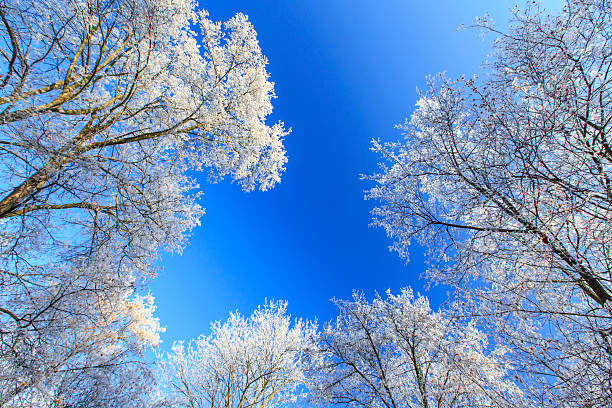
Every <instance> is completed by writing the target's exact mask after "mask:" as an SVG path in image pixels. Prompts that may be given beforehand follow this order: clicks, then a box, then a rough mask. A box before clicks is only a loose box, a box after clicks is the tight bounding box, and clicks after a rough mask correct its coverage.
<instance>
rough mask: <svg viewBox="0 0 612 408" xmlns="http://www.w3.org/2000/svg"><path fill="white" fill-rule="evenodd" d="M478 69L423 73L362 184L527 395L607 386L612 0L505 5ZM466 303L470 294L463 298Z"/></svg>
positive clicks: (592, 396) (393, 233)
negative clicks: (458, 75) (395, 133)
mask: <svg viewBox="0 0 612 408" xmlns="http://www.w3.org/2000/svg"><path fill="white" fill-rule="evenodd" d="M478 25H479V26H481V27H482V28H483V29H484V30H485V31H489V32H491V31H492V32H495V33H497V34H498V35H499V37H498V39H497V41H496V42H495V46H494V47H495V48H494V53H493V55H492V56H491V58H490V61H489V62H488V65H487V68H488V70H487V77H486V79H484V80H478V79H476V78H472V79H469V80H460V81H452V80H449V79H447V78H444V77H443V76H442V77H441V78H440V79H439V80H434V81H432V83H431V84H430V85H431V86H430V88H429V90H428V91H427V92H426V93H425V94H423V95H422V96H421V98H420V100H419V101H418V103H417V107H416V110H415V112H414V113H413V115H412V117H411V119H410V120H409V121H407V122H406V124H405V125H404V126H402V127H401V128H402V129H403V130H404V132H405V135H406V139H405V142H403V143H390V144H381V143H375V144H374V150H376V151H377V152H378V153H380V154H381V155H382V156H383V157H384V159H385V163H384V164H382V171H381V172H380V173H379V174H376V175H374V176H373V177H372V178H373V179H374V180H375V181H376V182H377V183H378V185H377V186H375V187H374V188H372V189H371V190H370V191H369V193H368V196H369V197H370V198H372V199H375V200H378V201H379V202H380V205H379V206H378V207H377V208H376V209H375V210H374V219H375V221H374V223H375V224H376V225H379V226H382V227H384V228H385V229H386V231H387V233H388V235H389V236H390V237H392V238H393V239H394V244H393V249H395V250H397V251H398V252H399V253H400V254H402V255H403V256H406V257H407V255H408V247H409V244H410V243H411V242H412V241H413V240H417V242H419V243H421V244H424V245H426V246H427V247H429V249H430V254H431V257H432V258H431V259H432V260H433V265H432V268H431V269H430V270H429V272H428V275H429V277H430V278H431V279H433V280H434V281H443V282H446V283H449V284H452V285H455V287H457V288H459V289H460V292H462V293H463V294H464V295H465V296H464V299H465V300H467V303H468V306H470V307H471V308H472V311H473V312H475V313H477V314H478V315H479V316H481V317H482V318H483V320H482V323H483V324H485V323H486V324H489V325H490V328H491V333H494V334H496V335H498V338H497V340H498V341H500V342H501V343H502V344H505V345H507V346H508V347H509V348H510V350H511V353H509V354H508V356H509V358H511V359H512V364H513V369H514V370H515V373H516V375H517V378H518V379H519V381H521V382H522V384H523V388H524V390H525V391H526V392H528V394H530V395H531V396H532V398H534V404H543V405H555V406H561V405H563V404H566V405H567V406H604V405H606V404H608V403H609V401H610V400H611V399H612V255H611V254H612V186H611V184H610V179H611V177H612V171H611V169H612V148H611V145H610V139H609V131H610V128H611V126H612V104H611V103H612V86H611V85H612V71H611V69H612V52H611V50H612V6H611V3H610V2H609V1H608V0H569V1H567V2H566V4H565V7H564V9H563V11H562V13H561V14H560V15H559V16H548V15H546V14H545V12H544V11H542V10H541V9H540V8H539V7H538V6H537V5H529V6H527V8H526V10H524V11H520V10H518V9H517V10H515V13H514V19H513V21H512V22H511V24H510V28H509V31H508V32H507V33H502V32H498V31H496V30H495V28H493V27H492V26H491V25H490V24H489V23H488V22H487V21H486V20H481V21H480V22H479V23H478ZM470 303H471V304H470Z"/></svg>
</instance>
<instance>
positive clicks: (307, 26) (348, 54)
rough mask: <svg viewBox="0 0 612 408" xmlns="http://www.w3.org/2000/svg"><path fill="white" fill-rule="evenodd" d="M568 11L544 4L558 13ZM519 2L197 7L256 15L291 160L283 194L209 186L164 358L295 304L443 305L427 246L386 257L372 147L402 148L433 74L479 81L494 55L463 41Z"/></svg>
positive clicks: (258, 0) (167, 314)
mask: <svg viewBox="0 0 612 408" xmlns="http://www.w3.org/2000/svg"><path fill="white" fill-rule="evenodd" d="M560 3H561V2H560V1H555V0H548V1H544V2H543V4H544V5H545V6H547V7H548V8H550V9H559V7H560ZM513 4H514V2H513V1H505V0H497V1H476V0H474V1H470V0H465V1H450V0H429V1H410V0H404V1H400V0H379V1H359V0H353V1H348V0H326V1H323V0H295V1H294V0H277V1H272V0H238V1H227V0H225V1H216V0H213V1H207V2H203V1H201V2H200V6H201V7H204V8H206V9H207V10H208V11H209V12H210V17H211V18H212V19H213V20H227V19H228V18H230V17H231V16H233V15H234V14H235V13H237V12H242V13H245V14H247V15H248V16H249V18H250V20H251V21H252V23H253V24H254V26H255V29H256V30H257V32H258V35H259V41H260V45H261V47H262V49H263V52H264V54H265V55H266V56H267V57H268V59H269V66H268V70H269V72H270V75H271V80H272V81H273V82H275V83H276V93H277V96H278V98H277V99H275V100H274V107H275V111H274V114H273V115H272V117H271V118H270V120H271V121H277V120H282V121H284V122H285V124H286V125H287V126H288V127H291V128H292V130H293V131H292V133H291V134H290V135H289V136H288V137H287V138H286V141H285V146H286V148H287V152H288V156H289V162H288V164H287V171H286V172H285V174H284V177H283V180H282V182H281V184H279V185H277V186H276V187H275V188H274V189H273V190H272V191H269V192H265V193H262V192H253V193H243V192H242V191H241V190H240V188H239V186H237V185H236V184H232V183H231V182H230V181H229V180H226V181H224V182H221V183H219V184H215V185H209V184H207V183H206V179H205V175H202V178H201V181H200V184H201V186H202V190H203V192H204V197H203V198H202V201H201V203H202V205H203V206H204V207H205V208H206V213H207V214H206V215H205V216H204V217H203V219H202V225H201V226H200V227H199V228H197V229H196V230H194V231H193V234H192V237H191V239H190V245H189V246H188V247H187V248H185V250H184V252H183V254H182V256H176V255H174V256H171V255H164V256H163V258H162V260H161V265H162V268H163V270H162V271H161V272H160V274H159V276H158V277H157V278H156V279H155V280H154V281H153V282H152V285H151V292H152V294H153V296H154V297H155V299H156V304H157V307H158V309H157V316H158V317H159V318H160V320H161V324H162V325H163V326H165V327H166V332H165V333H163V335H162V339H163V341H164V343H163V346H162V347H163V348H169V347H170V346H171V344H172V342H173V341H175V340H181V339H184V340H189V339H192V338H195V337H197V336H198V335H199V334H205V333H208V330H209V325H210V322H211V321H214V320H224V319H226V317H227V315H228V312H229V311H234V310H238V311H240V312H241V313H244V314H250V312H251V311H252V310H253V309H254V308H255V307H256V306H257V305H258V304H261V303H263V302H264V299H266V298H268V299H287V300H288V301H289V312H290V313H291V314H292V315H293V316H296V317H306V318H314V317H315V316H316V317H318V319H319V321H326V320H329V319H330V318H332V317H333V316H334V314H335V307H334V306H333V305H332V304H331V303H330V301H329V299H331V298H333V297H337V298H347V297H349V296H350V295H351V292H352V291H353V290H354V289H358V290H362V291H364V292H365V293H366V294H367V295H368V296H371V295H372V294H373V293H374V292H375V291H378V292H384V291H386V290H387V289H388V288H390V289H391V290H393V291H395V292H397V291H398V290H399V288H401V287H402V286H407V285H410V286H412V287H413V288H414V289H415V291H419V292H421V293H423V294H427V295H428V296H429V297H430V298H431V299H432V303H433V304H437V303H438V302H439V301H440V300H441V299H443V298H444V295H445V294H444V293H443V292H444V291H443V290H440V289H437V290H436V289H434V290H432V291H429V292H428V291H426V290H425V289H424V285H425V282H424V281H423V280H421V279H419V275H420V274H421V273H422V271H423V270H424V268H425V263H424V258H423V250H422V249H421V248H419V247H418V246H414V249H413V251H412V255H411V262H410V263H408V264H406V263H405V262H404V261H403V260H401V259H399V258H398V256H397V255H396V254H394V253H391V252H389V251H388V246H389V244H390V241H389V239H387V237H386V236H385V234H384V231H382V230H380V229H375V228H371V227H368V224H369V223H370V214H369V212H370V210H371V208H372V207H373V206H374V204H375V203H373V202H368V201H364V200H363V195H364V193H363V191H364V190H365V189H367V188H368V186H370V184H369V183H368V182H366V181H363V180H360V174H368V173H373V172H374V171H376V164H377V161H378V157H377V156H376V155H375V154H373V153H372V152H370V151H369V147H370V140H371V139H373V138H377V139H378V138H380V139H382V140H397V139H398V138H401V134H400V133H399V131H397V130H395V129H394V125H395V124H398V123H401V122H403V121H404V119H405V118H406V117H407V116H409V115H410V113H411V112H412V110H413V108H414V104H415V102H416V100H417V88H421V89H425V83H426V77H427V76H428V75H433V74H436V73H438V72H441V71H445V72H446V73H447V75H449V76H451V77H457V76H460V75H462V74H465V75H471V74H473V73H477V72H479V71H480V64H481V62H482V61H483V60H484V59H485V57H486V55H487V53H488V52H489V50H490V48H489V47H490V40H491V38H489V39H486V40H485V41H483V40H482V39H480V38H479V35H478V34H479V33H478V32H477V31H475V30H464V31H459V32H457V31H456V28H457V26H459V25H460V24H463V23H465V24H469V23H471V22H473V21H474V19H475V18H476V17H477V16H482V15H483V14H484V13H485V12H487V11H488V12H489V13H490V14H491V15H492V16H493V18H494V20H495V21H496V22H497V23H498V25H499V26H500V27H503V26H504V25H505V23H506V21H507V19H508V16H509V9H510V8H511V7H512V6H513Z"/></svg>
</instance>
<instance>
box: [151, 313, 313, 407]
mask: <svg viewBox="0 0 612 408" xmlns="http://www.w3.org/2000/svg"><path fill="white" fill-rule="evenodd" d="M286 310H287V302H281V301H279V302H269V303H266V304H264V305H263V306H260V307H258V308H257V309H256V310H255V311H254V312H253V313H252V314H251V316H249V317H244V316H242V315H240V314H239V313H232V314H231V315H230V317H229V319H228V320H227V321H225V322H223V323H221V322H216V323H214V324H212V326H211V333H210V335H208V336H200V337H199V338H198V339H196V340H195V341H193V342H190V343H189V344H188V345H187V346H185V345H184V344H183V343H182V342H179V343H175V344H174V346H173V348H172V351H171V352H170V353H168V354H167V355H165V356H161V357H160V360H159V375H160V379H161V384H164V385H165V386H164V388H163V389H162V397H161V399H162V400H164V399H165V401H166V403H167V404H168V405H170V406H175V407H194V406H197V407H210V408H221V407H223V408H240V407H262V408H266V407H270V408H273V407H283V406H287V405H291V404H292V403H295V402H296V400H297V397H298V395H299V392H300V389H301V385H302V384H303V382H304V368H305V367H304V364H305V352H306V351H307V350H308V347H309V344H310V340H311V338H312V337H313V336H314V331H315V327H314V326H313V325H312V324H311V323H308V322H304V321H302V320H296V321H295V322H294V323H293V324H292V322H291V318H290V317H289V316H288V315H286Z"/></svg>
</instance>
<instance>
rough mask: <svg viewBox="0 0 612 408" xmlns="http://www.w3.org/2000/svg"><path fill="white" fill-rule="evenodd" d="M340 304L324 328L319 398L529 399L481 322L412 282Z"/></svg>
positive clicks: (403, 401)
mask: <svg viewBox="0 0 612 408" xmlns="http://www.w3.org/2000/svg"><path fill="white" fill-rule="evenodd" d="M335 303H336V305H337V306H338V308H339V316H338V317H337V318H336V320H335V321H332V322H331V323H330V324H328V325H326V326H325V328H324V329H323V331H322V332H321V333H320V335H319V338H318V342H317V348H316V353H312V355H314V356H315V357H314V359H313V363H312V365H311V366H310V367H309V369H310V375H309V386H310V388H311V390H312V392H313V394H314V397H315V398H316V399H318V400H320V401H323V402H327V403H332V404H338V405H342V406H347V407H371V408H385V407H386V408H390V407H393V408H408V407H410V408H416V407H420V408H427V407H431V408H433V407H438V408H442V407H445V408H451V407H502V406H508V407H517V406H520V405H521V403H522V400H521V394H520V391H519V390H518V388H517V387H516V386H514V384H513V383H512V382H511V381H509V380H508V379H507V378H506V370H505V367H504V366H503V364H502V363H500V361H499V357H500V355H501V354H503V350H501V349H499V350H489V347H488V346H487V337H486V336H485V335H484V333H482V332H481V331H480V330H478V329H477V328H476V327H475V326H474V325H473V324H470V323H469V322H466V321H464V320H463V321H460V320H456V319H451V318H450V317H449V316H447V315H446V314H445V313H444V312H434V311H432V310H431V308H430V306H429V302H428V300H427V299H426V298H424V297H422V296H417V297H414V295H413V293H412V291H411V290H410V289H403V290H402V291H401V292H400V294H399V295H397V296H394V295H392V294H391V293H390V292H388V293H387V297H386V299H383V298H381V297H380V296H377V297H376V298H375V299H374V300H373V301H372V302H368V301H367V300H366V299H365V297H364V296H363V294H357V293H355V294H354V295H353V299H352V300H351V301H335Z"/></svg>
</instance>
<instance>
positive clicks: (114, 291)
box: [0, 0, 287, 406]
mask: <svg viewBox="0 0 612 408" xmlns="http://www.w3.org/2000/svg"><path fill="white" fill-rule="evenodd" d="M0 17H1V19H0V20H1V21H0V35H2V38H3V41H2V42H0V51H1V52H0V72H1V74H0V172H1V173H2V175H3V176H2V178H1V179H0V289H1V290H0V336H1V341H0V364H1V365H2V367H3V369H2V370H0V371H2V372H3V373H8V374H6V375H4V374H0V405H2V406H26V405H27V404H33V405H35V406H40V405H41V404H51V403H50V402H49V401H54V398H59V397H58V395H59V394H58V393H60V390H62V389H63V388H62V384H64V383H65V382H66V381H68V380H67V377H68V376H69V375H72V374H69V373H75V374H74V375H75V376H77V377H78V376H79V375H81V374H82V375H85V374H83V373H86V374H87V375H89V374H90V373H92V372H95V370H96V369H98V368H100V367H103V366H106V364H110V365H118V364H121V363H122V362H123V361H129V360H131V359H138V358H139V357H138V354H139V353H140V352H141V350H142V349H143V348H145V347H148V346H150V345H154V344H156V343H157V342H158V333H159V331H160V327H159V324H158V323H157V321H156V320H155V319H154V318H153V317H152V314H151V313H152V310H153V308H154V307H153V304H152V302H150V301H149V300H146V298H145V297H140V295H139V293H140V292H142V286H143V282H144V281H145V280H146V278H147V277H148V276H150V275H152V274H154V268H153V266H152V265H153V264H154V262H155V260H156V259H157V257H158V253H159V250H160V249H162V250H169V251H178V252H180V251H181V249H182V248H183V246H184V245H185V243H186V239H187V237H188V234H189V231H190V230H191V229H192V228H193V227H195V226H197V225H198V224H199V218H200V216H201V215H202V213H203V210H202V208H201V207H200V206H199V205H198V203H197V201H196V198H197V194H196V193H195V189H196V188H197V187H198V185H197V183H196V181H195V180H194V179H192V178H191V177H189V176H187V175H186V174H187V172H190V173H189V174H193V172H191V171H192V170H198V171H199V170H204V171H207V172H209V174H210V177H211V179H213V180H218V179H220V178H222V177H225V176H229V177H230V178H231V179H233V180H236V181H237V182H238V183H240V184H241V186H242V188H243V189H244V190H252V189H255V188H259V189H261V190H267V189H269V188H271V187H273V186H274V184H275V183H277V182H278V181H279V180H280V175H281V173H282V172H283V170H284V165H285V162H286V157H285V151H284V148H283V145H282V139H283V137H284V136H285V135H286V134H287V131H286V130H285V129H284V127H283V124H282V123H277V124H273V125H268V124H267V123H266V120H267V117H268V116H269V114H270V113H271V111H272V105H271V100H272V99H273V98H274V89H273V84H272V83H271V82H270V81H269V80H268V73H267V72H266V59H265V57H264V56H263V55H262V54H261V50H260V48H259V45H258V42H257V38H256V33H255V30H254V29H253V27H252V25H251V24H250V23H249V21H248V20H247V18H246V17H245V16H244V15H241V14H238V15H237V16H235V17H234V18H232V19H231V20H229V21H227V22H225V23H223V24H221V23H213V22H212V21H211V20H210V19H209V18H208V15H207V13H206V12H204V11H200V12H197V11H196V9H195V2H193V1H189V0H155V1H151V0H117V1H112V0H111V1H94V0H44V1H38V0H36V1H34V0H20V1H12V2H3V3H2V4H0ZM195 27H198V30H199V32H200V33H201V34H202V35H201V37H199V36H198V35H196V33H195V31H194V30H195ZM199 38H201V39H202V40H201V41H200V40H199ZM104 350H106V351H104ZM121 350H122V351H121ZM99 351H102V353H101V354H98V353H99ZM105 359H106V360H105ZM93 362H95V367H90V364H93ZM79 370H85V371H83V372H82V373H80V374H79ZM102 371H104V370H101V369H100V372H102ZM105 372H106V373H107V374H109V373H111V372H112V370H106V371H105ZM109 375H110V374H109ZM88 378H91V377H88ZM102 389H103V387H102V388H100V390H102ZM63 390H64V391H65V389H63ZM92 398H93V397H92ZM132 401H135V399H133V398H132ZM58 404H59V403H58ZM92 404H93V405H96V404H95V403H92Z"/></svg>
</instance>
